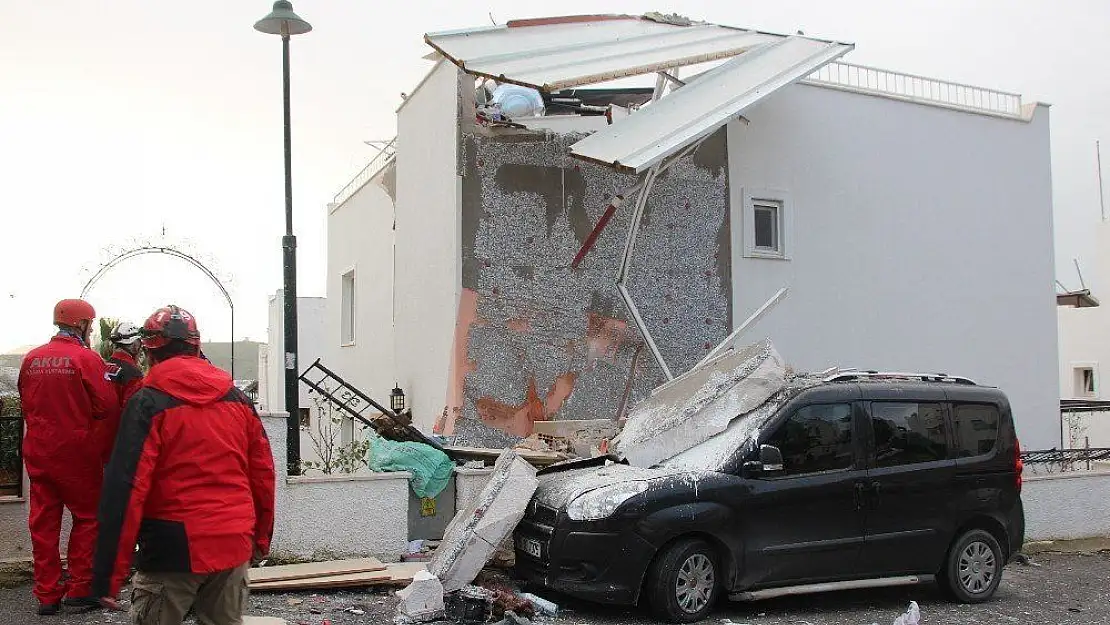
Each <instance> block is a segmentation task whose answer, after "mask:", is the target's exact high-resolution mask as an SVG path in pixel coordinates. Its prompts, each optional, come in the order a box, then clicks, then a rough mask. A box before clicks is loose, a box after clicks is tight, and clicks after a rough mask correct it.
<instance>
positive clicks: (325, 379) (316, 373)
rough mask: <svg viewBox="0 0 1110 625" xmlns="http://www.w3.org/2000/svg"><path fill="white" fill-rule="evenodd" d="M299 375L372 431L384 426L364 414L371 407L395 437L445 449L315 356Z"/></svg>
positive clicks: (441, 449)
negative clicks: (380, 415) (385, 421)
mask: <svg viewBox="0 0 1110 625" xmlns="http://www.w3.org/2000/svg"><path fill="white" fill-rule="evenodd" d="M298 377H299V379H300V380H301V381H302V382H304V383H305V384H307V385H308V387H309V388H311V389H312V390H313V391H316V392H317V393H319V394H320V395H322V396H323V397H324V398H326V399H327V400H328V401H329V402H331V404H332V405H334V406H335V407H336V408H338V409H340V410H342V411H343V412H346V413H347V414H349V415H350V416H351V417H353V418H355V419H357V420H358V421H359V422H360V423H362V424H363V425H366V426H369V427H371V428H373V429H374V431H375V432H378V433H379V434H381V429H380V428H382V427H383V424H382V423H381V421H380V420H378V419H371V418H369V417H367V416H366V415H365V414H364V413H366V412H367V411H369V410H370V409H374V410H376V411H377V412H380V413H381V414H382V418H383V419H385V420H388V421H389V422H390V429H391V430H392V431H393V432H394V433H399V434H400V436H399V437H398V436H394V437H396V438H400V439H402V440H406V441H412V442H415V443H423V444H425V445H431V446H432V447H435V448H436V449H438V450H440V451H445V450H444V449H443V445H440V444H439V443H437V442H436V441H434V440H432V439H430V438H428V437H427V436H424V434H423V433H421V432H420V430H418V429H416V428H414V427H412V426H411V425H406V424H405V423H404V422H402V421H401V420H399V419H398V418H397V414H396V413H394V412H393V411H392V410H389V409H387V408H386V407H384V406H382V405H381V404H379V403H378V402H376V401H374V399H373V398H372V397H370V396H369V395H367V394H366V393H363V392H362V391H360V390H358V389H357V388H355V387H354V386H353V385H351V384H350V383H348V382H347V381H346V380H344V379H343V378H341V377H339V375H337V374H336V373H335V372H334V371H332V370H331V369H328V368H327V367H325V366H324V365H322V364H320V359H319V358H317V359H316V362H314V363H312V364H311V365H309V367H308V368H307V369H305V370H304V373H302V374H301V375H300V376H298ZM394 437H391V438H394Z"/></svg>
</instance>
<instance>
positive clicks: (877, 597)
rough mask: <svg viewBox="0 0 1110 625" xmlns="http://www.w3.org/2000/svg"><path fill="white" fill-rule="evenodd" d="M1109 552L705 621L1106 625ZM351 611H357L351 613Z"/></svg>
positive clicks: (64, 623)
mask: <svg viewBox="0 0 1110 625" xmlns="http://www.w3.org/2000/svg"><path fill="white" fill-rule="evenodd" d="M1108 580H1110V552H1102V553H1094V554H1087V555H1063V554H1041V555H1038V556H1036V560H1035V566H1019V565H1015V566H1012V567H1010V568H1008V569H1007V570H1006V575H1005V578H1004V579H1003V582H1002V586H1001V588H1000V589H999V591H998V595H997V598H996V599H995V600H994V601H991V602H990V603H987V604H984V605H978V606H964V605H953V604H949V603H946V602H945V601H944V600H943V599H941V598H940V596H939V595H938V592H937V591H936V590H935V589H932V588H928V587H921V588H910V589H890V590H879V591H874V590H872V591H866V592H862V591H861V592H849V593H833V594H828V595H821V596H813V597H800V598H791V599H784V600H777V601H769V602H763V603H755V604H726V605H723V606H721V607H720V608H719V609H718V610H717V612H715V613H714V614H713V615H712V617H711V618H710V619H709V620H707V621H706V623H707V625H728V623H729V622H731V623H733V624H735V625H743V624H747V625H871V624H872V623H878V624H880V625H886V624H887V623H891V622H893V620H894V619H895V618H896V617H897V616H898V614H900V613H901V612H902V611H904V610H905V608H906V606H907V605H908V604H909V602H910V601H917V602H918V603H919V604H920V605H921V611H922V623H923V624H925V625H934V624H935V625H973V624H974V625H995V624H1009V623H1022V624H1030V625H1064V624H1068V625H1071V624H1075V625H1078V624H1083V625H1110V582H1108ZM251 603H252V611H251V613H252V614H256V615H260V616H278V617H282V618H284V619H287V620H288V622H289V623H290V624H291V625H301V624H304V625H320V624H321V623H322V622H323V621H324V619H327V620H328V621H330V623H331V624H332V625H353V624H369V623H374V624H378V623H389V622H390V621H391V620H392V617H393V610H394V607H395V605H396V603H395V600H394V599H393V598H392V597H390V596H388V595H387V594H383V593H347V592H340V593H332V594H325V595H310V594H283V595H272V594H271V595H263V594H258V595H256V596H254V597H252V599H251ZM561 603H562V605H563V607H564V612H563V614H562V615H561V616H560V617H559V618H558V619H555V620H544V621H541V623H543V624H544V625H647V624H650V623H656V622H657V621H655V620H654V619H652V618H651V617H650V616H647V615H646V614H645V613H643V612H640V611H637V610H624V609H614V608H606V607H601V606H594V605H589V604H584V603H576V602H573V601H569V600H565V599H564V600H561ZM31 605H32V599H31V593H30V589H29V588H28V587H27V586H20V587H17V588H13V589H7V590H0V624H3V625H8V624H12V625H15V624H20V625H23V624H26V623H36V622H42V623H47V622H49V623H57V624H58V625H79V624H80V625H91V624H93V623H115V624H122V623H126V622H127V619H126V617H125V616H124V615H122V614H106V613H102V612H98V613H93V614H87V615H65V616H62V617H59V618H52V619H38V618H37V617H35V616H34V615H33V614H32V613H31V611H30V609H31ZM357 612H362V613H361V614H358V613H357Z"/></svg>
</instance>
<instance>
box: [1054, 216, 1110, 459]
mask: <svg viewBox="0 0 1110 625" xmlns="http://www.w3.org/2000/svg"><path fill="white" fill-rule="evenodd" d="M1094 232H1095V242H1096V245H1095V257H1094V261H1095V263H1094V266H1093V267H1087V268H1084V269H1085V271H1084V274H1085V275H1084V277H1083V284H1081V285H1079V286H1081V287H1083V288H1082V289H1081V290H1079V291H1069V292H1068V293H1067V294H1063V295H1059V296H1058V297H1057V299H1058V301H1060V304H1061V305H1060V307H1059V313H1058V320H1059V333H1060V377H1059V379H1060V397H1061V398H1062V399H1064V400H1083V403H1085V404H1087V405H1089V406H1091V407H1092V408H1094V409H1092V410H1091V411H1090V412H1082V411H1081V412H1075V413H1071V414H1070V415H1065V417H1064V418H1063V420H1062V422H1061V431H1060V434H1059V438H1060V439H1061V440H1062V441H1063V444H1064V446H1066V447H1083V446H1084V445H1086V444H1087V442H1088V439H1090V440H1089V442H1090V446H1091V447H1110V388H1107V386H1106V378H1105V377H1104V376H1106V375H1110V308H1107V306H1105V305H1102V304H1103V303H1105V302H1106V301H1107V297H1110V247H1108V246H1110V223H1107V222H1105V221H1103V222H1099V223H1098V224H1097V225H1096V226H1095V228H1094ZM1078 279H1079V278H1078V276H1077V277H1076V280H1078ZM1069 286H1075V285H1074V284H1070V285H1069ZM1073 403H1078V402H1073Z"/></svg>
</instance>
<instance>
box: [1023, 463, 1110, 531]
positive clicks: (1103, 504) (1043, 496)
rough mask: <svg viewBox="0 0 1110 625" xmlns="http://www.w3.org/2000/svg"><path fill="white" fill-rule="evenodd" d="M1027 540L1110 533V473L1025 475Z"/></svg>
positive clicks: (1024, 497)
mask: <svg viewBox="0 0 1110 625" xmlns="http://www.w3.org/2000/svg"><path fill="white" fill-rule="evenodd" d="M1021 499H1022V502H1023V503H1024V504H1025V539H1026V540H1068V539H1074V538H1091V537H1095V536H1110V473H1096V472H1075V473H1063V474H1059V475H1048V476H1037V477H1029V476H1028V475H1027V476H1026V478H1025V485H1024V487H1023V489H1022V493H1021Z"/></svg>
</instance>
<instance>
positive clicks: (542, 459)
mask: <svg viewBox="0 0 1110 625" xmlns="http://www.w3.org/2000/svg"><path fill="white" fill-rule="evenodd" d="M443 449H444V451H446V452H448V453H449V454H450V455H452V457H459V458H461V459H464V460H489V461H493V460H496V459H497V457H498V456H500V455H501V452H502V451H504V450H503V449H485V448H481V447H444V448H443ZM513 451H515V452H516V453H517V455H519V456H520V457H521V458H523V459H524V461H525V462H527V463H528V464H531V465H532V466H534V467H541V468H542V467H547V466H551V465H553V464H555V463H556V462H562V461H563V460H567V459H569V457H568V456H567V455H566V454H560V453H556V452H554V451H533V450H531V449H514V450H513Z"/></svg>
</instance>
